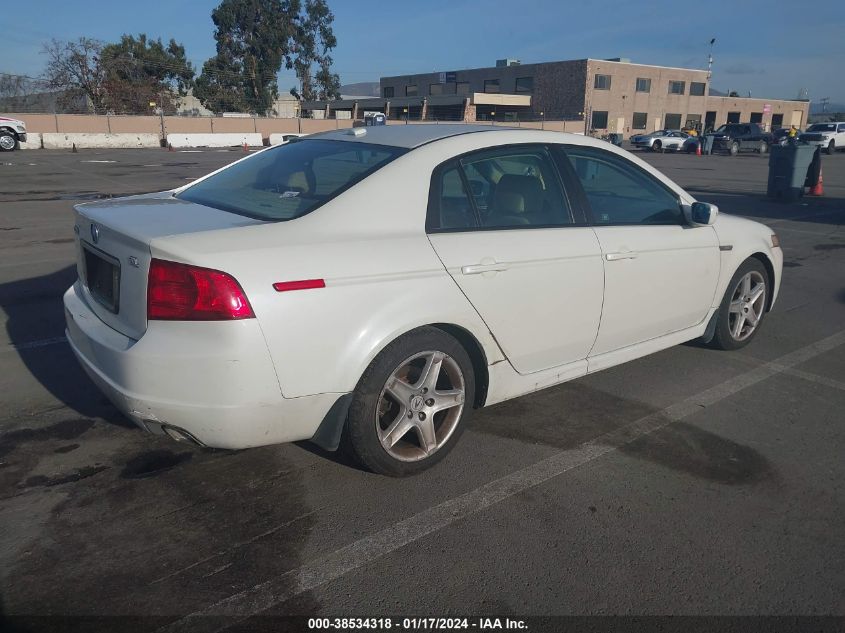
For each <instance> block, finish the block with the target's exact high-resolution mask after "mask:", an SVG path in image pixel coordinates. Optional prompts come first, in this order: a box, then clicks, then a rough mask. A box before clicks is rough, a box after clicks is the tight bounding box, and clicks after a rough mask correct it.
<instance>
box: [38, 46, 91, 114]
mask: <svg viewBox="0 0 845 633" xmlns="http://www.w3.org/2000/svg"><path fill="white" fill-rule="evenodd" d="M102 48H103V44H102V42H100V41H99V40H95V39H91V38H89V37H80V38H79V39H78V40H76V41H73V42H65V41H61V40H56V39H53V40H51V41H50V42H48V43H47V44H44V47H43V53H44V54H45V55H47V65H46V67H45V69H44V74H43V77H44V80H45V82H46V83H47V87H48V88H51V89H53V90H60V91H62V95H61V96H60V97H59V105H63V106H68V105H70V104H73V103H76V102H79V101H80V100H83V99H84V100H86V101H87V104H88V105H87V107H86V108H85V109H93V111H94V112H101V111H103V110H104V107H103V106H104V98H105V88H104V86H103V83H104V80H105V71H104V69H103V67H102V64H101V63H100V52H101V51H102Z"/></svg>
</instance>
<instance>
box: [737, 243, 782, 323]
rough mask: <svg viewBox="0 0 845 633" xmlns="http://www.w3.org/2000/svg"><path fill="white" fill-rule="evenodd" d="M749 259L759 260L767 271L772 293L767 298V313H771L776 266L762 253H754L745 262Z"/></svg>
mask: <svg viewBox="0 0 845 633" xmlns="http://www.w3.org/2000/svg"><path fill="white" fill-rule="evenodd" d="M749 259H756V260H758V261H759V262H760V263H761V264H763V268H765V269H766V275H767V276H768V278H769V288H771V292H768V294H767V297H766V312H769V311H770V310H771V309H772V301H774V287H775V266H774V264H773V263H772V260H771V259H769V256H768V255H766V254H765V253H762V252H760V251H758V252H756V253H752V254H751V255H750V256H749V257H748V258H747V259H745V260H743V261H748V260H749ZM740 266H742V264H740Z"/></svg>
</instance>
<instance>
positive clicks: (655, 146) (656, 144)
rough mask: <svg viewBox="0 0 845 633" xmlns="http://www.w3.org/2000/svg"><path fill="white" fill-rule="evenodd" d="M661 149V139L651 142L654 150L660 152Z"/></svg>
mask: <svg viewBox="0 0 845 633" xmlns="http://www.w3.org/2000/svg"><path fill="white" fill-rule="evenodd" d="M661 149H663V143H661V142H660V141H654V143H652V144H651V151H652V152H659V151H660V150H661Z"/></svg>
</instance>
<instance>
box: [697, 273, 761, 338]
mask: <svg viewBox="0 0 845 633" xmlns="http://www.w3.org/2000/svg"><path fill="white" fill-rule="evenodd" d="M771 283H772V282H771V280H770V279H769V274H768V272H767V271H766V268H765V266H763V263H762V262H761V261H760V260H759V259H757V258H755V257H751V258H749V259H746V260H745V261H744V262H743V263H742V265H741V266H740V267H739V268H738V269H737V271H736V272H735V273H734V276H733V277H731V281H730V283H729V284H728V289H727V290H726V291H725V296H724V297H723V298H722V303H721V304H720V305H719V311H718V313H717V315H718V316H717V317H716V319H717V320H716V331H715V333H714V335H713V339H712V340H711V341H710V345H711V346H712V347H715V348H716V349H722V350H735V349H740V348H741V347H745V346H746V345H748V344H749V343H750V342H751V340H752V339H753V338H754V337H755V336H756V335H757V332H759V331H760V325H761V324H762V322H763V318H764V317H765V315H766V308H767V306H768V301H769V292H771Z"/></svg>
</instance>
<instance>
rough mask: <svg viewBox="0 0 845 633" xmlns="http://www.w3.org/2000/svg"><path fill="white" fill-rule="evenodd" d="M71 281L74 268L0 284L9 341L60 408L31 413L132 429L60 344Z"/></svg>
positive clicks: (63, 345) (64, 345) (66, 347)
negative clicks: (62, 412) (67, 413)
mask: <svg viewBox="0 0 845 633" xmlns="http://www.w3.org/2000/svg"><path fill="white" fill-rule="evenodd" d="M74 281H76V266H67V267H65V268H62V269H60V270H58V271H55V272H53V273H49V274H46V275H40V276H37V277H29V278H27V279H20V280H15V281H9V282H6V283H3V284H0V308H2V310H3V311H4V312H5V314H6V332H7V334H8V337H9V342H10V344H11V345H12V346H13V349H14V350H15V352H16V353H17V355H18V357H19V358H20V360H21V362H22V363H23V365H24V366H25V367H26V369H27V370H28V371H29V373H30V374H32V376H33V377H34V378H35V379H36V380H37V381H38V382H39V383H40V384H41V386H43V387H44V389H46V390H47V392H49V394H50V395H51V396H52V397H53V398H55V399H56V400H58V401H59V402H60V403H61V404H60V405H59V406H58V407H56V406H55V405H52V406H48V407H46V408H42V409H40V410H37V409H36V410H31V411H27V412H26V413H28V414H30V415H37V414H40V413H46V412H48V411H50V410H55V409H57V408H61V407H68V408H69V409H71V410H73V411H74V412H76V413H78V414H79V415H80V416H82V417H84V418H101V419H103V420H106V421H107V422H110V423H111V424H115V425H117V426H121V427H125V428H137V427H135V425H134V424H132V423H131V422H130V421H129V420H127V419H126V418H124V417H123V416H122V415H120V413H119V412H118V411H117V410H116V409H115V408H114V406H113V405H112V404H111V403H110V402H109V401H108V400H107V399H106V398H105V396H103V395H102V394H101V393H100V391H99V390H98V389H97V388H96V386H95V385H94V383H93V382H91V380H90V379H89V378H88V376H87V375H86V374H85V372H84V371H83V370H82V367H80V365H79V363H78V362H77V360H76V358H75V357H74V355H73V352H72V351H71V349H70V346H69V345H68V344H67V343H66V342H65V341H64V340H63V336H64V331H65V326H64V322H65V321H64V319H65V318H64V306H63V305H62V295H63V294H64V292H65V291H66V290H67V289H68V288H69V287H70V286H71V285H72V284H73V283H74Z"/></svg>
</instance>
